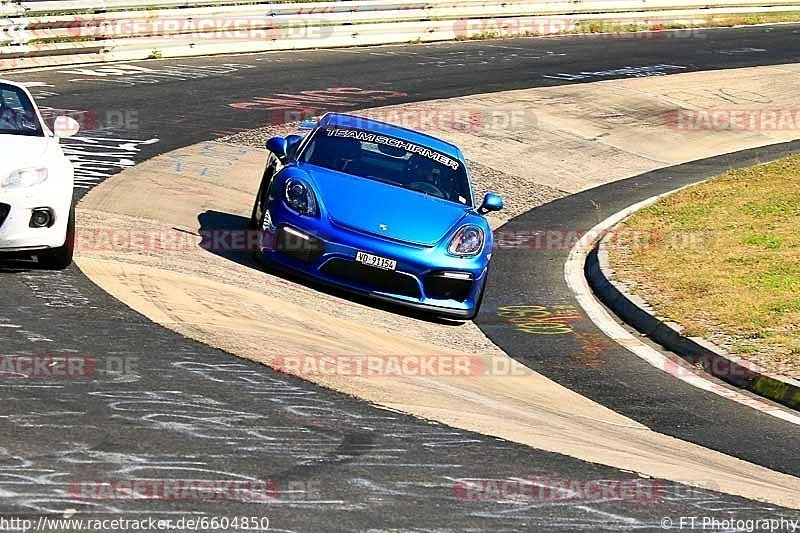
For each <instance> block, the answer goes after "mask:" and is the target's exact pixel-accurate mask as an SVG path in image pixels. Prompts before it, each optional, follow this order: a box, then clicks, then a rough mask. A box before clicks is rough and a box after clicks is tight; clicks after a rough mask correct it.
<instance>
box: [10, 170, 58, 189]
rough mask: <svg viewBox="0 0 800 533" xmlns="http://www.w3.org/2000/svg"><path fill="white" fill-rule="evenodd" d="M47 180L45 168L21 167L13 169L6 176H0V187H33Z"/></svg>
mask: <svg viewBox="0 0 800 533" xmlns="http://www.w3.org/2000/svg"><path fill="white" fill-rule="evenodd" d="M45 181H47V169H46V168H44V167H41V168H22V169H20V170H15V171H14V172H12V173H11V174H9V175H7V176H3V177H0V187H5V188H8V189H11V188H14V187H33V186H34V185H39V184H41V183H44V182H45Z"/></svg>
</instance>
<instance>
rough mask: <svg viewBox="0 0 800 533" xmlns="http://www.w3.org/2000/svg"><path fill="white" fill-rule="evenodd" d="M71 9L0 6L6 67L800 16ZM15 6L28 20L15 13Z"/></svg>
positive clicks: (760, 6) (167, 1)
mask: <svg viewBox="0 0 800 533" xmlns="http://www.w3.org/2000/svg"><path fill="white" fill-rule="evenodd" d="M63 4H68V5H72V6H74V4H73V3H72V2H32V3H30V2H28V3H25V2H23V3H19V4H17V3H13V4H12V3H9V2H2V3H0V7H2V10H4V11H0V15H2V17H3V18H0V70H9V69H19V68H29V67H34V66H44V65H64V64H74V63H88V62H98V61H112V60H135V59H146V58H155V57H183V56H194V55H206V54H221V53H239V52H259V51H269V50H286V49H297V48H320V47H340V46H354V45H368V44H393V43H403V42H423V41H425V42H428V41H438V40H451V39H473V38H484V37H493V36H527V35H554V34H562V33H573V32H576V31H577V32H582V31H587V32H595V31H612V32H613V31H617V32H626V31H630V30H636V29H650V28H656V29H660V28H668V27H693V26H698V25H702V24H703V23H704V22H707V21H708V20H709V19H713V18H714V17H721V16H731V15H740V16H743V15H748V14H752V13H770V12H772V13H775V12H787V11H792V12H798V13H800V0H769V1H768V2H766V3H765V0H715V1H712V2H709V1H705V2H704V1H702V0H700V1H698V0H578V1H572V2H553V1H542V0H508V1H502V0H407V1H405V2H398V1H397V0H349V1H330V2H324V1H323V2H298V3H242V2H241V1H240V2H234V1H226V0H223V1H222V2H215V5H211V6H205V5H203V3H202V2H199V3H198V2H186V1H180V2H179V1H174V0H89V1H88V2H81V8H82V9H85V11H87V12H86V13H74V12H71V13H70V12H68V11H65V10H64V8H63V7H62V8H61V11H60V12H59V13H56V14H52V13H54V12H55V11H58V10H57V9H55V8H56V7H57V6H59V5H61V6H63ZM198 6H199V7H198ZM12 10H16V11H15V13H24V15H16V14H12V13H9V11H12ZM4 12H5V14H4V15H3V13H4ZM36 13H38V14H39V15H36ZM798 18H800V17H798ZM590 24H594V25H595V27H594V28H592V27H589V25H590Z"/></svg>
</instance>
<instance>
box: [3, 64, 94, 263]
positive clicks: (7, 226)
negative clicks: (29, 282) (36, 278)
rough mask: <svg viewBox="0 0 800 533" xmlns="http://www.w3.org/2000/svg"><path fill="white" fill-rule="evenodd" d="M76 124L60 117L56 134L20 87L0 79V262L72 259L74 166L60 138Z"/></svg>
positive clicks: (70, 119)
mask: <svg viewBox="0 0 800 533" xmlns="http://www.w3.org/2000/svg"><path fill="white" fill-rule="evenodd" d="M78 128H79V125H78V123H77V122H76V121H75V120H74V119H72V118H70V117H58V118H57V119H56V120H55V123H54V127H53V129H54V130H55V133H54V132H53V131H51V130H50V129H49V128H48V127H47V124H45V122H44V120H43V119H42V114H41V112H40V111H39V108H38V107H37V106H36V104H35V103H34V101H33V98H32V97H31V94H30V92H28V90H27V89H26V88H25V87H24V86H23V85H20V84H18V83H14V82H11V81H5V80H0V260H2V259H4V258H7V257H17V256H20V255H22V256H28V257H32V256H35V257H36V258H37V260H38V263H39V265H40V266H42V267H44V268H48V269H64V268H66V267H67V266H69V264H70V263H71V262H72V250H73V247H74V242H75V241H74V239H75V211H74V206H73V202H72V194H73V168H72V163H70V161H69V160H68V159H67V158H66V157H65V156H64V152H63V151H62V150H61V147H60V146H59V138H61V137H69V136H71V135H74V134H75V133H77V131H78Z"/></svg>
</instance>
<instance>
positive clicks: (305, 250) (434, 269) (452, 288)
mask: <svg viewBox="0 0 800 533" xmlns="http://www.w3.org/2000/svg"><path fill="white" fill-rule="evenodd" d="M270 216H271V219H272V225H271V227H270V228H268V229H267V230H266V231H265V235H264V240H263V242H262V250H261V251H262V254H263V257H264V259H265V260H266V261H267V262H269V263H271V264H274V265H277V266H280V267H283V268H285V269H287V270H290V271H293V272H297V273H300V274H302V275H304V276H306V277H309V278H312V279H314V280H317V281H320V282H323V283H325V284H328V285H333V286H337V287H340V288H344V289H347V290H350V291H353V292H357V293H360V294H366V295H369V296H370V297H373V298H376V299H379V300H383V301H388V302H392V303H397V304H401V305H403V306H407V307H411V308H415V309H419V310H422V311H425V312H430V313H434V314H438V315H442V316H449V317H454V318H459V319H466V318H470V317H471V316H472V315H473V313H474V309H475V307H476V306H477V305H478V302H479V301H480V296H481V293H482V292H483V287H484V284H485V280H486V272H487V267H488V258H486V257H484V256H481V255H479V256H476V257H472V258H461V257H453V256H450V255H449V254H446V253H445V252H443V251H442V250H441V249H440V248H437V247H422V246H414V245H409V244H405V243H399V242H395V241H391V240H388V239H381V238H378V237H374V236H371V235H366V234H363V233H359V232H356V231H352V230H348V229H343V228H341V227H338V226H335V225H333V224H331V223H330V222H329V221H326V220H321V219H320V218H313V217H307V216H302V215H298V214H296V213H294V212H293V211H291V210H288V209H285V208H284V209H281V207H278V208H277V209H275V208H273V209H271V210H270ZM359 251H361V252H366V253H369V254H373V255H377V256H379V257H384V258H388V259H393V260H395V261H397V267H396V270H394V271H387V270H381V269H378V268H375V267H371V266H366V265H363V264H361V263H358V262H356V260H355V257H356V253H357V252H359Z"/></svg>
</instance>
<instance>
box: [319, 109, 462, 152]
mask: <svg viewBox="0 0 800 533" xmlns="http://www.w3.org/2000/svg"><path fill="white" fill-rule="evenodd" d="M319 125H320V126H339V127H342V128H356V129H360V130H366V131H373V132H376V133H382V134H384V135H388V136H390V137H395V138H398V139H403V140H404V141H408V142H413V143H415V144H419V145H421V146H425V147H427V148H432V149H434V150H436V151H438V152H442V153H443V154H446V155H449V156H450V157H455V158H457V159H464V156H463V155H462V154H461V150H459V148H458V147H457V146H456V145H454V144H451V143H449V142H447V141H443V140H442V139H439V138H437V137H433V136H432V135H428V134H426V133H422V132H419V131H415V130H411V129H408V128H403V127H401V126H395V125H394V124H388V123H386V122H381V121H378V120H373V119H371V118H367V117H358V116H355V115H347V114H345V113H326V114H325V115H324V116H323V117H322V118H321V119H320V120H319Z"/></svg>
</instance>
